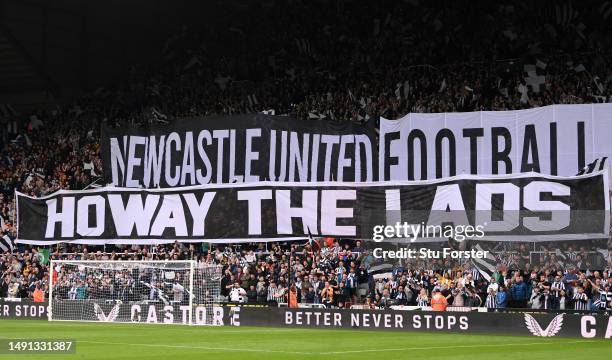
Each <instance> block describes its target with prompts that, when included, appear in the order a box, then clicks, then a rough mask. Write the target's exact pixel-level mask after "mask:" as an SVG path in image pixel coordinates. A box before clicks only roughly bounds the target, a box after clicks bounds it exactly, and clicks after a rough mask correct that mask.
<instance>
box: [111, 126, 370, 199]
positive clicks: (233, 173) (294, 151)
mask: <svg viewBox="0 0 612 360" xmlns="http://www.w3.org/2000/svg"><path fill="white" fill-rule="evenodd" d="M376 149H377V144H376V137H375V132H374V130H373V129H369V128H366V127H363V126H360V125H357V124H353V123H349V122H343V123H337V122H332V121H328V120H313V121H300V120H297V119H294V118H290V117H281V116H270V115H262V114H250V115H237V116H221V117H209V118H190V119H182V120H177V121H175V122H174V123H172V124H170V125H167V126H149V127H146V128H131V127H122V128H111V127H107V126H105V127H103V128H102V160H103V162H104V174H105V176H106V179H105V180H106V182H107V183H108V184H113V185H114V186H121V187H144V188H157V187H161V188H166V187H176V186H189V185H203V184H209V183H215V184H221V183H224V184H227V183H236V182H257V181H295V182H310V181H357V182H360V181H374V180H376V176H377V170H376V169H377V162H376V161H377V159H378V152H377V150H376Z"/></svg>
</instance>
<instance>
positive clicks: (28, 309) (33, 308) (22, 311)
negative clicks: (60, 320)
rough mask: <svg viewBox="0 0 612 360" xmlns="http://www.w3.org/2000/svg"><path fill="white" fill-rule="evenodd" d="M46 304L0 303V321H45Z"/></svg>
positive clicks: (24, 301) (25, 302)
mask: <svg viewBox="0 0 612 360" xmlns="http://www.w3.org/2000/svg"><path fill="white" fill-rule="evenodd" d="M48 305H49V303H48V302H46V301H45V302H34V301H32V300H21V301H12V300H11V301H0V319H24V320H35V319H44V320H47V306H48Z"/></svg>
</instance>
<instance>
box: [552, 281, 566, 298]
mask: <svg viewBox="0 0 612 360" xmlns="http://www.w3.org/2000/svg"><path fill="white" fill-rule="evenodd" d="M550 290H551V291H552V292H553V294H555V296H556V297H559V295H560V292H561V291H555V290H564V291H565V283H564V282H563V281H558V282H557V281H555V282H553V283H552V285H551V286H550Z"/></svg>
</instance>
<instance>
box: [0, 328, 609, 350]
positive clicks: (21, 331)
mask: <svg viewBox="0 0 612 360" xmlns="http://www.w3.org/2000/svg"><path fill="white" fill-rule="evenodd" d="M0 338H4V339H6V338H26V339H34V338H37V339H74V340H76V341H77V347H76V354H72V355H66V354H62V355H59V354H54V355H41V354H37V355H18V356H15V355H0V359H9V358H10V359H17V360H20V359H23V360H25V359H121V360H124V359H126V360H127V359H142V360H144V359H147V360H150V359H164V360H188V359H222V360H239V359H266V360H267V359H282V360H290V359H325V360H331V359H334V360H335V359H351V360H357V359H369V360H372V359H385V360H393V359H419V360H422V359H469V360H478V359H494V360H499V359H512V360H520V359H538V360H539V359H555V360H557V359H580V358H589V359H612V341H611V340H582V339H567V338H550V339H544V338H536V337H517V336H495V335H463V334H461V335H458V334H432V333H418V332H384V331H367V330H323V329H321V330H319V329H292V328H254V327H195V326H193V327H189V326H181V325H145V324H140V325H133V324H100V323H76V322H75V323H70V322H53V323H48V322H45V321H24V320H0Z"/></svg>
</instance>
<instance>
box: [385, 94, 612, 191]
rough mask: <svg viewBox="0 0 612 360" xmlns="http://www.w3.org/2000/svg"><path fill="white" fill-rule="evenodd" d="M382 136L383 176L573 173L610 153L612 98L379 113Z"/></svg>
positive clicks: (389, 178)
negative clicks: (517, 106) (602, 101)
mask: <svg viewBox="0 0 612 360" xmlns="http://www.w3.org/2000/svg"><path fill="white" fill-rule="evenodd" d="M379 141H380V143H379V180H420V179H421V180H425V179H434V178H442V177H447V176H454V175H460V174H480V175H489V174H511V173H523V172H531V171H534V172H539V173H544V174H551V175H562V176H571V175H575V174H576V173H577V172H578V171H579V170H580V169H582V168H583V167H584V166H585V165H586V164H588V163H589V162H591V161H593V160H594V159H597V158H601V157H604V156H607V157H608V158H610V157H612V104H588V105H552V106H545V107H541V108H535V109H528V110H515V111H480V112H468V113H435V114H416V113H415V114H408V115H406V116H404V117H403V118H401V119H398V120H387V119H382V118H381V120H380V139H379Z"/></svg>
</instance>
